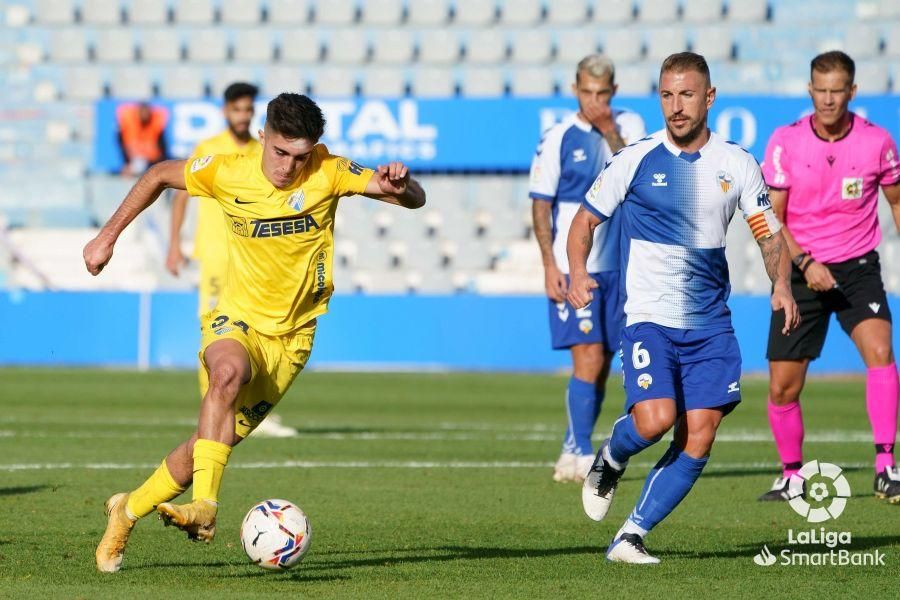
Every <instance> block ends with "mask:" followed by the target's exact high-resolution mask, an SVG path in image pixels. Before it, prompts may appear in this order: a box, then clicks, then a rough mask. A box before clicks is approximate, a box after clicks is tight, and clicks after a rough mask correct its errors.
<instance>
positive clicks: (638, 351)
mask: <svg viewBox="0 0 900 600" xmlns="http://www.w3.org/2000/svg"><path fill="white" fill-rule="evenodd" d="M641 344H643V342H635V343H634V346H632V347H631V364H632V365H634V368H635V369H645V368H647V367H649V366H650V351H649V350H646V349H645V348H641Z"/></svg>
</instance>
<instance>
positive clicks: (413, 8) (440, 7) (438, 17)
mask: <svg viewBox="0 0 900 600" xmlns="http://www.w3.org/2000/svg"><path fill="white" fill-rule="evenodd" d="M449 14H450V10H449V3H448V2H447V0H416V1H415V2H408V3H407V5H406V20H407V22H408V23H409V24H410V25H414V26H416V27H423V26H424V27H433V26H437V25H443V24H444V23H446V22H447V18H448V16H449Z"/></svg>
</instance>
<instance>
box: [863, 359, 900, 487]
mask: <svg viewBox="0 0 900 600" xmlns="http://www.w3.org/2000/svg"><path fill="white" fill-rule="evenodd" d="M897 404H898V381H897V365H896V364H895V363H891V364H889V365H887V366H886V367H873V368H870V369H867V370H866V409H867V410H868V413H869V422H870V423H871V425H872V438H873V440H874V442H875V452H876V454H875V472H876V473H881V472H883V471H884V469H885V467H893V466H894V442H895V438H896V432H897Z"/></svg>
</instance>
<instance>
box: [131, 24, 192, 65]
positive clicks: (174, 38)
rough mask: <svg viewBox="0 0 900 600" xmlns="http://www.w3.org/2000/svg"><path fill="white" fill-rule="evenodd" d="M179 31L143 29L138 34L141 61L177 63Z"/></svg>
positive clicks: (178, 57) (179, 45)
mask: <svg viewBox="0 0 900 600" xmlns="http://www.w3.org/2000/svg"><path fill="white" fill-rule="evenodd" d="M179 32H180V30H179V29H176V28H159V29H156V28H154V29H145V30H144V31H142V32H141V33H140V44H141V47H140V51H141V59H142V60H143V61H144V62H163V63H165V62H178V61H179V60H181V52H182V43H181V35H180V33H179Z"/></svg>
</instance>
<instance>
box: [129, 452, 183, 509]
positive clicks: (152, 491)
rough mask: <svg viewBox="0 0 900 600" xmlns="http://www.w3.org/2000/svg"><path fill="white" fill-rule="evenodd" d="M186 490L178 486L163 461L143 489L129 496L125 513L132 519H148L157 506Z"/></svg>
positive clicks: (143, 485)
mask: <svg viewBox="0 0 900 600" xmlns="http://www.w3.org/2000/svg"><path fill="white" fill-rule="evenodd" d="M184 490H185V488H183V487H181V486H180V485H178V484H177V483H176V482H175V480H174V479H172V475H171V474H170V473H169V468H168V467H167V466H166V459H163V461H162V464H161V465H159V468H157V469H156V471H154V472H153V475H151V476H150V477H149V478H148V479H147V481H145V482H144V483H143V484H141V487H139V488H138V489H136V490H134V491H133V492H131V493H130V494H129V495H128V503H127V504H126V505H125V513H126V514H127V515H128V517H129V518H131V519H140V518H141V517H146V516H147V515H149V514H150V513H152V512H153V511H154V510H155V509H156V505H157V504H160V503H162V502H168V501H169V500H171V499H173V498H175V497H177V496H179V495H180V494H181V493H182V492H184Z"/></svg>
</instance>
